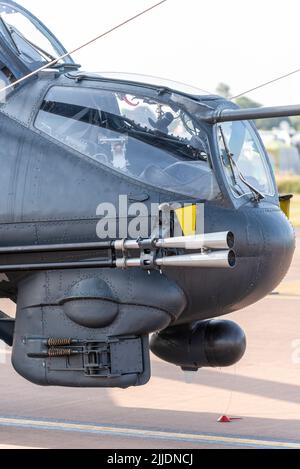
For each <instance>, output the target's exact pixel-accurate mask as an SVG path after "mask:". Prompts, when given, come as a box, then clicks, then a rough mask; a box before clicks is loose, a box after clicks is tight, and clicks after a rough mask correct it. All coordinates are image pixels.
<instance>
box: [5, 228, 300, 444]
mask: <svg viewBox="0 0 300 469" xmlns="http://www.w3.org/2000/svg"><path fill="white" fill-rule="evenodd" d="M298 240H300V233H298ZM298 244H299V243H298ZM299 246H300V245H299ZM0 307H1V308H2V309H6V311H8V310H9V311H10V312H11V313H13V307H12V306H11V305H8V304H7V302H5V304H3V302H2V305H1V306H0ZM229 318H231V319H233V320H235V321H236V322H238V323H239V324H240V325H241V326H242V327H243V328H244V329H245V331H246V334H247V340H248V348H247V352H246V355H245V357H244V358H243V360H242V361H241V362H240V363H239V364H238V365H237V366H235V367H231V368H228V369H224V370H218V369H212V370H210V369H208V370H201V371H200V372H199V373H197V374H196V375H195V377H194V380H193V382H192V383H191V384H187V383H186V382H185V380H184V378H185V377H184V374H183V373H182V372H181V371H180V370H179V369H177V368H176V367H173V366H171V365H168V364H167V363H164V362H161V361H159V360H158V359H156V358H155V357H152V379H151V381H150V383H149V384H148V385H146V386H144V387H141V388H132V389H128V390H119V389H116V390H101V389H99V390H90V389H64V388H62V389H60V388H39V387H37V386H34V385H32V384H30V383H28V382H26V381H25V380H23V379H22V378H21V377H19V376H18V375H17V374H16V373H15V372H14V371H13V369H12V367H11V365H10V351H9V349H8V348H6V349H3V347H2V348H1V351H0V383H1V384H0V449H3V448H8V449H11V448H109V449H116V448H124V449H131V448H152V449H156V448H157V449H158V448H170V449H171V448H174V449H177V448H178V449H183V448H191V449H193V448H248V447H251V448H300V247H299V248H298V249H297V252H296V255H295V259H294V262H293V266H292V268H291V270H290V272H289V274H288V276H287V278H286V279H285V281H284V282H283V284H282V285H281V286H280V287H279V288H278V290H277V292H275V294H274V295H270V296H269V297H268V298H266V299H265V300H263V301H261V302H260V303H258V304H256V305H253V306H251V307H249V308H247V309H244V310H242V311H239V312H238V313H235V314H233V315H231V317H229V316H228V319H229ZM223 414H227V415H230V416H232V417H237V418H240V420H233V421H232V422H231V423H223V424H222V423H218V422H217V420H218V418H219V417H220V416H221V415H223Z"/></svg>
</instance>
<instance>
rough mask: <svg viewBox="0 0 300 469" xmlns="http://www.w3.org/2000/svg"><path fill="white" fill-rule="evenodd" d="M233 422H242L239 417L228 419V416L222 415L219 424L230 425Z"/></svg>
mask: <svg viewBox="0 0 300 469" xmlns="http://www.w3.org/2000/svg"><path fill="white" fill-rule="evenodd" d="M234 420H242V418H241V417H228V415H222V416H221V417H220V418H219V419H218V422H219V423H230V422H233V421H234Z"/></svg>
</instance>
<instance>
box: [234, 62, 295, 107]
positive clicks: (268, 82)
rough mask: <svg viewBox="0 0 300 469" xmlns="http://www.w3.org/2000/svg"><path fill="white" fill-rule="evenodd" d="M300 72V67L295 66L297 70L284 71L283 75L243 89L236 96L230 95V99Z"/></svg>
mask: <svg viewBox="0 0 300 469" xmlns="http://www.w3.org/2000/svg"><path fill="white" fill-rule="evenodd" d="M299 72H300V68H297V70H293V71H292V72H289V73H286V74H285V75H281V76H279V77H277V78H274V79H273V80H270V81H266V82H265V83H262V84H261V85H257V86H255V87H254V88H251V89H250V90H247V91H244V92H243V93H240V94H237V95H236V96H232V97H231V98H230V99H231V100H232V99H237V98H241V97H242V96H244V95H245V94H249V93H252V91H256V90H259V89H260V88H263V87H264V86H268V85H272V84H273V83H276V82H277V81H280V80H283V79H284V78H288V77H290V76H292V75H295V74H296V73H299Z"/></svg>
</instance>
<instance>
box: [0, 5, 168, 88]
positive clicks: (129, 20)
mask: <svg viewBox="0 0 300 469" xmlns="http://www.w3.org/2000/svg"><path fill="white" fill-rule="evenodd" d="M167 1H168V0H161V1H160V2H159V3H156V4H155V5H152V6H151V7H149V8H147V9H146V10H143V11H141V12H140V13H137V14H136V15H134V16H132V17H131V18H129V19H127V20H125V21H123V22H122V23H120V24H118V25H117V26H114V27H113V28H111V29H109V30H108V31H105V32H104V33H102V34H100V35H99V36H97V37H95V38H94V39H91V40H90V41H88V42H86V43H85V44H82V45H81V46H79V47H76V49H74V50H72V51H70V52H67V53H65V54H63V55H61V56H60V57H58V58H57V59H55V60H52V61H51V62H49V63H47V64H46V65H44V66H43V67H40V68H38V69H37V70H34V71H33V72H30V73H28V75H25V76H24V77H22V78H20V79H19V80H17V81H15V82H14V83H11V84H10V85H8V86H6V87H4V88H2V89H1V90H0V94H1V93H3V92H5V91H7V90H9V89H11V88H14V87H15V86H16V85H18V84H19V83H22V82H23V81H25V80H27V79H28V78H31V77H33V76H34V75H36V74H37V73H39V72H42V71H43V70H46V69H47V68H49V67H52V66H53V65H56V64H57V62H58V61H59V60H62V59H65V58H66V57H69V56H70V55H72V54H75V52H78V51H80V50H81V49H83V48H85V47H87V46H89V45H90V44H93V43H94V42H96V41H98V40H99V39H101V38H103V37H105V36H108V35H109V34H110V33H112V32H114V31H116V30H117V29H120V28H122V27H123V26H125V25H126V24H128V23H130V22H131V21H134V20H136V19H137V18H140V17H141V16H143V15H145V14H146V13H149V11H151V10H154V8H156V7H158V6H160V5H162V4H163V3H166V2H167Z"/></svg>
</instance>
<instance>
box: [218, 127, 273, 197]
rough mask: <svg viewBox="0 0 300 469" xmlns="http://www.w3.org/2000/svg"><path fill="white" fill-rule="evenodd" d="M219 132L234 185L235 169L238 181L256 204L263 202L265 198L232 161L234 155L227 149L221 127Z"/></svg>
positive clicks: (235, 180)
mask: <svg viewBox="0 0 300 469" xmlns="http://www.w3.org/2000/svg"><path fill="white" fill-rule="evenodd" d="M219 130H220V134H221V137H222V141H223V145H224V148H225V152H226V155H227V157H228V160H229V164H230V168H231V171H232V175H233V179H234V182H235V185H238V184H237V179H236V175H235V169H236V172H237V175H238V177H239V179H240V180H241V181H242V183H243V184H245V186H247V187H248V188H249V189H250V190H251V192H252V193H253V194H254V197H255V200H256V201H258V202H259V201H260V200H263V199H264V198H265V196H264V195H263V194H262V193H261V192H260V191H259V190H258V189H256V187H254V186H252V184H250V182H248V181H247V179H246V177H245V176H244V175H243V173H242V172H241V170H240V169H239V167H238V164H237V163H236V161H235V159H234V154H233V153H231V151H230V150H229V147H228V144H227V141H226V137H225V135H224V132H223V129H222V126H221V125H219Z"/></svg>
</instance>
